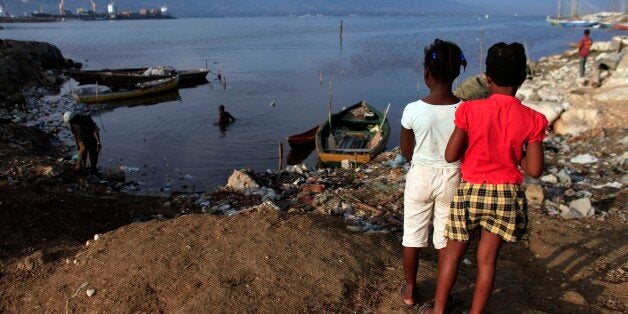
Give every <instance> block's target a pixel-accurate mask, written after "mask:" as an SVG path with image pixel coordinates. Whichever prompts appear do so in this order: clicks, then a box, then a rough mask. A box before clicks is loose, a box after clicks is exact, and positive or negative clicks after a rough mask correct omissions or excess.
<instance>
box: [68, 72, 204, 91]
mask: <svg viewBox="0 0 628 314" xmlns="http://www.w3.org/2000/svg"><path fill="white" fill-rule="evenodd" d="M151 69H155V70H156V71H154V73H150V71H149V70H151ZM147 73H148V74H147ZM66 74H67V75H68V76H70V77H71V78H73V79H75V80H76V81H78V82H79V83H80V84H81V85H83V84H99V85H104V86H108V87H111V88H126V89H131V88H133V87H135V85H137V84H139V83H146V82H151V81H156V80H161V79H166V78H171V77H174V76H177V75H178V76H179V82H180V83H182V84H189V83H194V82H201V81H205V82H206V81H207V80H206V77H207V74H209V69H197V70H182V71H177V70H175V69H173V68H169V67H163V68H133V69H115V70H109V69H105V70H99V71H80V70H72V71H67V72H66Z"/></svg>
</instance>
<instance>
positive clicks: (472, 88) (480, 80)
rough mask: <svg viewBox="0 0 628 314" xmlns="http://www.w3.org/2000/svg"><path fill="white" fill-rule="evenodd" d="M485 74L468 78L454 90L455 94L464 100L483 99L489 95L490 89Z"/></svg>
mask: <svg viewBox="0 0 628 314" xmlns="http://www.w3.org/2000/svg"><path fill="white" fill-rule="evenodd" d="M486 83H487V82H486V78H484V75H478V76H473V77H470V78H468V79H466V80H465V81H464V82H462V84H460V85H458V88H456V90H455V91H454V95H456V97H458V98H460V99H462V100H474V99H483V98H486V97H488V95H489V91H488V88H487V87H486Z"/></svg>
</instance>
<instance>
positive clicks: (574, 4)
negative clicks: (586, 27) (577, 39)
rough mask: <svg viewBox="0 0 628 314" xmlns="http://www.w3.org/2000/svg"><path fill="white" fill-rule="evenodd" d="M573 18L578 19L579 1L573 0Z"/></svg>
mask: <svg viewBox="0 0 628 314" xmlns="http://www.w3.org/2000/svg"><path fill="white" fill-rule="evenodd" d="M571 17H572V18H574V19H575V18H577V17H578V0H571Z"/></svg>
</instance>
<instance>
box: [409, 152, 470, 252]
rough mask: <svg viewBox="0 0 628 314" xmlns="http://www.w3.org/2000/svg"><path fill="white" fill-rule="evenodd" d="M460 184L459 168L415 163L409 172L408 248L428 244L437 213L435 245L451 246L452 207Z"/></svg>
mask: <svg viewBox="0 0 628 314" xmlns="http://www.w3.org/2000/svg"><path fill="white" fill-rule="evenodd" d="M459 184H460V170H459V168H457V167H455V168H435V167H429V166H423V165H418V164H413V165H412V167H411V168H410V171H408V174H407V175H406V188H405V191H404V198H403V207H404V208H403V242H402V245H403V246H405V247H416V248H423V247H427V246H428V244H427V242H428V236H429V222H430V220H431V218H432V210H433V215H434V223H433V224H434V234H433V236H432V242H433V243H434V248H436V249H437V250H440V249H442V248H444V247H445V246H446V245H447V239H446V238H445V237H444V232H445V224H446V222H447V218H448V217H449V207H450V205H451V201H452V200H453V199H454V195H455V194H456V190H457V189H458V185H459Z"/></svg>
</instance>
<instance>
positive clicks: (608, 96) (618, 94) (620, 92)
mask: <svg viewBox="0 0 628 314" xmlns="http://www.w3.org/2000/svg"><path fill="white" fill-rule="evenodd" d="M593 99H595V100H596V101H603V102H607V101H620V102H624V101H628V88H626V86H625V85H623V86H616V87H612V88H605V89H603V90H600V91H599V92H597V93H596V95H595V96H593Z"/></svg>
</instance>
